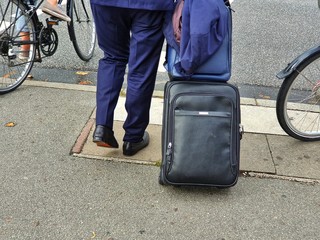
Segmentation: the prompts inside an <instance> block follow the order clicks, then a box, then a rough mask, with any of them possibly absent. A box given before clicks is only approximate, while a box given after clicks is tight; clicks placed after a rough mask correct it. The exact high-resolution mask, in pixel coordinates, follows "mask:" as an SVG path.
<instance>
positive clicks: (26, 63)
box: [0, 0, 36, 94]
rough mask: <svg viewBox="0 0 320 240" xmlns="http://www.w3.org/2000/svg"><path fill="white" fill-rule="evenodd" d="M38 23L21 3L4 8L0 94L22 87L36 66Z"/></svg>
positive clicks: (0, 30)
mask: <svg viewBox="0 0 320 240" xmlns="http://www.w3.org/2000/svg"><path fill="white" fill-rule="evenodd" d="M35 52H36V32H35V22H34V19H33V18H32V17H30V16H29V15H28V13H27V9H26V6H25V5H24V4H22V1H20V0H9V1H7V3H6V4H1V5H0V55H1V56H0V94H5V93H8V92H11V91H13V90H15V89H16V88H17V87H19V86H20V85H21V84H22V83H23V81H24V80H25V79H26V77H27V76H28V74H29V72H30V71H31V68H32V66H33V61H34V58H35Z"/></svg>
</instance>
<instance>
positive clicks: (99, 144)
mask: <svg viewBox="0 0 320 240" xmlns="http://www.w3.org/2000/svg"><path fill="white" fill-rule="evenodd" d="M93 142H94V143H95V144H97V146H98V147H105V148H117V147H114V146H111V145H110V144H108V143H106V142H104V141H102V140H93Z"/></svg>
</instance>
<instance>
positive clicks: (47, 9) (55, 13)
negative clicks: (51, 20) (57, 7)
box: [42, 8, 71, 22]
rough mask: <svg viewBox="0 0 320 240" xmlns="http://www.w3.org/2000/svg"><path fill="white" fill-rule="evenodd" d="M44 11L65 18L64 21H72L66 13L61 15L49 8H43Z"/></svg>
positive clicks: (61, 18)
mask: <svg viewBox="0 0 320 240" xmlns="http://www.w3.org/2000/svg"><path fill="white" fill-rule="evenodd" d="M42 11H43V12H44V13H47V14H49V15H51V16H54V17H57V18H59V19H60V20H63V21H66V22H70V21H71V19H67V18H66V17H65V16H64V15H61V14H59V13H57V12H55V11H52V10H50V9H49V8H42Z"/></svg>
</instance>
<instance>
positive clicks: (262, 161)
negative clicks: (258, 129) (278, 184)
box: [240, 133, 276, 174]
mask: <svg viewBox="0 0 320 240" xmlns="http://www.w3.org/2000/svg"><path fill="white" fill-rule="evenodd" d="M240 170H241V171H252V172H261V173H262V172H263V173H270V174H275V173H276V171H275V167H274V164H273V161H272V156H271V153H270V149H269V146H268V142H267V137H266V135H264V134H251V133H245V134H244V135H243V138H242V140H241V147H240Z"/></svg>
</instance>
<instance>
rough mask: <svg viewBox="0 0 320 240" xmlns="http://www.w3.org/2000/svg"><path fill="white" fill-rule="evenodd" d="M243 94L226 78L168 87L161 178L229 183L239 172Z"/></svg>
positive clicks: (172, 181) (165, 181)
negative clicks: (219, 80) (217, 80)
mask: <svg viewBox="0 0 320 240" xmlns="http://www.w3.org/2000/svg"><path fill="white" fill-rule="evenodd" d="M241 135H242V127H241V125H240V97H239V92H238V89H237V88H236V87H235V86H233V85H231V84H228V83H225V82H203V81H201V82H197V81H170V82H167V84H166V86H165V96H164V109H163V125H162V164H161V170H160V177H159V183H160V184H163V185H167V184H168V185H197V186H210V187H211V186H212V187H220V188H226V187H231V186H233V185H235V184H236V182H237V179H238V175H239V157H240V139H241Z"/></svg>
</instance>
